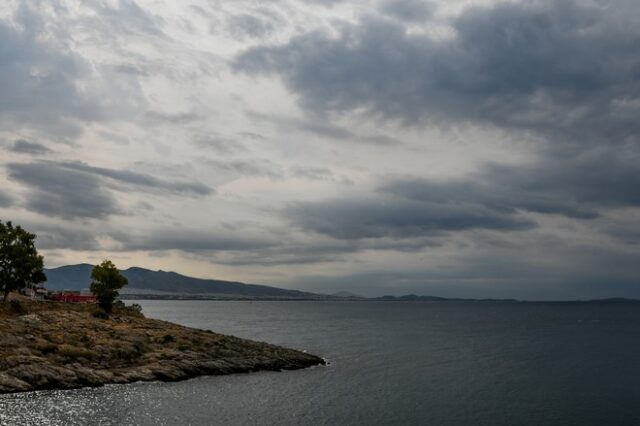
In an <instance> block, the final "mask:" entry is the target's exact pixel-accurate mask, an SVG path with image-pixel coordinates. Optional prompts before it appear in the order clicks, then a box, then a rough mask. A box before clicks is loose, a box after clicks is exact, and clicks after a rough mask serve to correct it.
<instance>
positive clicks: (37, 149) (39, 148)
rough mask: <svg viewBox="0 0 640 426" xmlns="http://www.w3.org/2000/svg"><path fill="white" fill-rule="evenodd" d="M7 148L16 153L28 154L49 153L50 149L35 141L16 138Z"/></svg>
mask: <svg viewBox="0 0 640 426" xmlns="http://www.w3.org/2000/svg"><path fill="white" fill-rule="evenodd" d="M9 150H11V151H13V152H16V153H18V154H29V155H44V154H49V153H50V152H51V150H50V149H49V148H47V147H46V146H44V145H42V144H39V143H36V142H29V141H26V140H24V139H18V140H17V141H15V142H14V144H13V146H12V147H11V148H9Z"/></svg>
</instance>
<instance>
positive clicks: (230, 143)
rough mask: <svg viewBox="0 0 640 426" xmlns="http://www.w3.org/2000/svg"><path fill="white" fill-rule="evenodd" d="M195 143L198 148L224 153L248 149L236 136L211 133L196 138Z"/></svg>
mask: <svg viewBox="0 0 640 426" xmlns="http://www.w3.org/2000/svg"><path fill="white" fill-rule="evenodd" d="M193 143H194V144H195V145H196V146H197V147H198V148H202V149H207V150H210V151H213V152H216V153H218V154H224V155H227V154H235V153H238V152H243V151H246V150H247V148H246V146H245V145H244V144H243V143H242V142H240V141H238V140H236V139H234V138H228V137H224V136H216V135H211V136H205V137H198V138H196V139H194V141H193Z"/></svg>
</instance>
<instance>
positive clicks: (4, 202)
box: [0, 189, 14, 207]
mask: <svg viewBox="0 0 640 426" xmlns="http://www.w3.org/2000/svg"><path fill="white" fill-rule="evenodd" d="M13 202H14V199H13V197H12V196H10V195H9V194H7V193H5V192H4V191H3V190H1V189H0V207H9V206H11V205H12V204H13Z"/></svg>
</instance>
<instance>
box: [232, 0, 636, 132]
mask: <svg viewBox="0 0 640 426" xmlns="http://www.w3.org/2000/svg"><path fill="white" fill-rule="evenodd" d="M638 9H639V7H638V6H637V5H634V4H633V3H623V4H622V5H621V8H620V9H617V8H613V7H611V8H607V7H600V6H598V5H595V4H593V3H589V4H587V3H586V2H578V1H571V0H567V1H562V2H557V1H550V0H549V1H547V0H536V1H532V2H519V3H512V2H508V3H499V4H497V5H493V6H477V7H471V8H467V9H466V10H465V11H464V12H463V13H462V15H460V16H458V17H456V18H455V19H454V20H453V21H452V22H451V25H452V26H453V28H454V29H455V32H456V34H455V36H453V37H450V38H440V39H435V38H430V37H428V36H426V35H420V34H412V33H407V31H406V29H405V27H404V26H403V25H401V24H400V23H399V22H397V21H391V20H384V19H376V18H365V19H363V20H362V21H361V22H360V23H359V24H357V25H353V26H348V27H346V28H345V29H344V30H342V32H341V34H340V35H339V36H338V37H331V36H329V35H327V34H324V33H319V32H314V33H309V34H306V35H302V36H298V37H294V38H293V39H292V40H291V41H290V42H288V43H287V44H285V45H281V46H275V47H273V46H259V47H255V48H252V49H249V50H248V51H246V52H245V53H243V54H241V55H240V56H238V57H237V58H236V61H235V64H234V65H235V68H236V69H237V70H241V71H245V72H248V73H252V74H261V73H277V74H279V75H280V76H281V77H282V79H283V80H284V82H285V83H286V85H287V86H288V87H289V88H290V89H291V90H292V91H293V92H295V93H296V94H297V95H298V96H299V99H300V102H301V103H302V105H303V107H304V108H306V110H308V111H310V112H312V113H313V114H336V115H337V114H341V113H344V112H350V111H367V112H368V113H370V114H372V115H374V116H377V117H383V118H387V119H394V120H396V119H397V120H400V121H401V122H403V123H421V122H424V120H436V121H457V122H460V121H474V122H479V123H489V124H492V125H496V126H500V127H506V128H511V129H527V130H531V131H535V132H540V133H542V134H545V135H553V136H554V137H556V140H560V139H566V140H572V141H580V142H588V141H601V140H606V141H608V142H615V141H621V140H636V141H637V135H638V134H640V124H638V121H637V120H636V117H637V116H638V114H639V113H640V98H639V97H638V93H639V92H640V79H639V78H638V71H637V70H638V69H639V68H640V30H638V28H640V25H639V24H640V22H639V20H640V19H639V18H638V16H640V14H639V13H638V12H639V11H640V10H638Z"/></svg>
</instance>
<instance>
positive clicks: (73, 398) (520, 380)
mask: <svg viewBox="0 0 640 426" xmlns="http://www.w3.org/2000/svg"><path fill="white" fill-rule="evenodd" d="M138 303H140V304H141V305H142V306H143V309H144V313H145V314H146V315H147V316H149V317H154V318H160V319H164V320H168V321H173V322H176V323H180V324H184V325H187V326H193V327H198V328H204V329H211V330H214V331H217V332H221V333H225V334H232V335H236V336H240V337H245V338H250V339H256V340H261V341H266V342H270V343H276V344H280V345H284V346H289V347H292V348H297V349H302V350H307V351H309V352H312V353H314V354H317V355H321V356H323V357H325V358H326V359H327V360H328V361H329V362H330V365H329V366H327V367H314V368H311V369H307V370H301V371H289V372H281V373H274V372H268V373H252V374H241V375H234V376H223V377H220V376H218V377H201V378H197V379H193V380H189V381H185V382H179V383H155V382H154V383H138V384H133V385H112V386H106V387H103V388H97V389H81V390H73V391H44V392H35V393H26V394H17V395H9V396H6V395H5V396H0V424H2V425H11V426H13V425H65V426H66V425H118V426H120V425H149V426H151V425H153V426H156V425H168V426H174V425H331V426H334V425H443V426H448V425H456V426H457V425H470V426H475V425H487V426H501V425H505V426H506V425H509V426H516V425H532V426H533V425H536V426H538V425H545V426H551V425H558V426H570V425H576V426H589V425H594V426H596V425H597V426H617V425H630V426H631V425H633V426H637V425H640V304H626V303H620V304H616V303H589V304H586V303H585V304H580V303H438V302H436V303H424V302H213V301H139V302H138Z"/></svg>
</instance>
